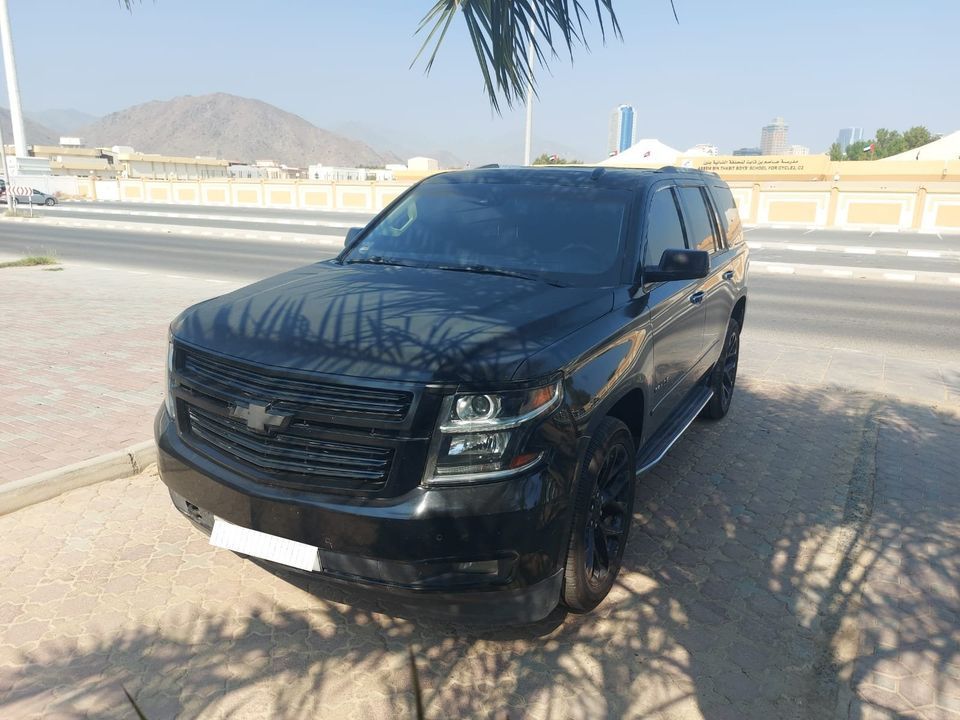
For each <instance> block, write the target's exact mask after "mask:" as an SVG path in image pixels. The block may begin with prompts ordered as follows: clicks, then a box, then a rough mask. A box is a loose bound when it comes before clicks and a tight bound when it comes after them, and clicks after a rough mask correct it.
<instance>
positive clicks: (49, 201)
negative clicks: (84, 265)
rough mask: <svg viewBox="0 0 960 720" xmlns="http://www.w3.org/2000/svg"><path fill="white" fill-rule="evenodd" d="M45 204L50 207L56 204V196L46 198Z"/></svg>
mask: <svg viewBox="0 0 960 720" xmlns="http://www.w3.org/2000/svg"><path fill="white" fill-rule="evenodd" d="M43 204H44V205H47V206H48V207H49V206H53V205H56V204H57V201H56V199H54V198H47V199H46V200H44V201H43Z"/></svg>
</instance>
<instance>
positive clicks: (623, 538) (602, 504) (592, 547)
mask: <svg viewBox="0 0 960 720" xmlns="http://www.w3.org/2000/svg"><path fill="white" fill-rule="evenodd" d="M635 485H636V452H635V451H634V447H633V437H632V436H631V435H630V430H628V429H627V426H626V425H624V424H623V423H622V422H621V421H620V420H617V419H616V418H609V417H608V418H605V419H604V420H603V422H601V423H600V427H599V428H597V432H596V434H595V435H594V436H593V438H592V439H591V441H590V444H589V446H588V447H587V454H586V457H585V458H584V462H583V466H582V468H581V470H580V476H579V477H578V478H577V484H576V487H575V489H574V509H573V528H572V530H571V532H570V544H569V546H568V548H567V560H566V565H565V567H564V574H563V589H562V590H561V593H560V598H561V601H562V602H563V604H564V605H566V606H567V607H568V608H569V609H570V610H572V611H574V612H587V611H589V610H592V609H593V608H595V607H596V606H597V605H598V604H600V602H601V601H602V600H603V599H604V598H605V597H606V596H607V593H608V592H610V588H611V587H613V583H614V581H615V580H616V579H617V574H618V573H619V572H620V563H621V561H622V560H623V550H624V548H625V547H626V544H627V535H628V533H629V531H630V521H631V519H632V517H633V498H634V491H635ZM598 540H602V541H603V542H598Z"/></svg>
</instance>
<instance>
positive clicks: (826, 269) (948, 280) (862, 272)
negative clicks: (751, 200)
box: [750, 260, 960, 287]
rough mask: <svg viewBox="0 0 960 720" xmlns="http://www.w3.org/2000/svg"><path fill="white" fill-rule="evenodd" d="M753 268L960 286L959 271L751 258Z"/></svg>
mask: <svg viewBox="0 0 960 720" xmlns="http://www.w3.org/2000/svg"><path fill="white" fill-rule="evenodd" d="M750 270H751V271H752V272H758V273H762V274H764V275H795V276H798V277H819V278H833V279H848V280H851V279H855V280H879V281H884V282H901V283H921V284H925V285H950V286H953V287H960V273H941V272H927V271H925V270H896V269H894V268H872V267H858V266H850V265H807V264H802V263H789V262H768V261H765V260H750Z"/></svg>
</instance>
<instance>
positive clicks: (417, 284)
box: [173, 262, 613, 382]
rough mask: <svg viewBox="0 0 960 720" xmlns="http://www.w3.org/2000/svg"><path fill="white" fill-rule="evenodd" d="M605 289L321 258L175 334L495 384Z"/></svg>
mask: <svg viewBox="0 0 960 720" xmlns="http://www.w3.org/2000/svg"><path fill="white" fill-rule="evenodd" d="M612 302H613V292H612V291H611V290H610V289H597V288H559V287H553V286H551V285H547V284H545V283H540V282H534V281H529V280H523V279H518V278H511V277H502V276H497V275H481V274H476V273H466V272H451V271H445V270H433V269H425V268H408V267H395V266H385V265H364V264H353V265H339V264H337V263H335V262H324V263H318V264H316V265H311V266H308V267H305V268H301V269H299V270H295V271H292V272H289V273H285V274H283V275H278V276H276V277H273V278H268V279H266V280H262V281H260V282H258V283H255V284H254V285H250V286H248V287H245V288H241V289H240V290H237V291H236V292H232V293H230V294H228V295H224V296H222V297H218V298H214V299H212V300H207V301H206V302H202V303H200V304H198V305H195V306H193V307H192V308H190V309H188V310H187V311H185V312H184V313H183V314H182V315H181V316H180V317H179V318H178V319H177V320H176V321H175V322H174V324H173V332H174V335H175V337H176V338H177V339H179V340H182V341H185V342H188V343H191V344H193V345H196V346H199V347H201V348H204V349H207V350H210V351H213V352H216V353H220V354H224V355H230V356H233V357H236V358H240V359H243V360H248V361H252V362H256V363H261V364H265V365H273V366H277V367H284V368H290V369H297V370H307V371H312V372H320V373H329V374H337V375H347V376H352V377H363V378H377V379H384V380H401V381H409V382H472V381H478V382H502V381H505V380H510V379H512V378H513V376H514V373H515V372H516V370H517V368H518V367H519V366H520V364H521V363H522V362H523V360H524V359H526V358H527V357H529V356H530V355H533V354H534V353H536V352H539V351H540V350H543V349H544V348H546V347H548V346H549V345H551V344H553V343H555V342H557V341H558V340H560V339H561V338H563V337H565V336H566V335H568V334H570V333H571V332H573V331H574V330H576V329H578V328H580V327H582V326H583V325H585V324H587V323H588V322H590V321H591V320H594V319H595V318H597V317H599V316H600V315H602V314H604V313H606V312H608V311H609V310H610V308H611V306H612Z"/></svg>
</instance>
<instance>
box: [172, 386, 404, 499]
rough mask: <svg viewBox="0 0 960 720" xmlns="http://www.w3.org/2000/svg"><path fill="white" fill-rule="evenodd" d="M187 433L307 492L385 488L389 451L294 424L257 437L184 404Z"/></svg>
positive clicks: (236, 424)
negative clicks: (328, 436)
mask: <svg viewBox="0 0 960 720" xmlns="http://www.w3.org/2000/svg"><path fill="white" fill-rule="evenodd" d="M187 408H188V412H187V414H188V418H189V432H190V434H191V435H192V436H194V437H196V438H197V439H199V440H201V441H202V442H203V443H205V444H206V445H209V446H212V447H213V448H215V449H216V450H219V451H220V452H221V453H223V455H225V456H226V457H227V458H228V459H229V460H230V461H232V462H234V463H240V464H241V465H242V466H244V467H246V468H249V469H252V470H253V471H254V472H255V473H257V474H258V475H260V476H262V477H264V478H266V479H269V480H272V481H276V482H279V483H282V484H285V485H293V486H299V487H302V488H305V489H315V488H325V489H342V490H360V491H375V490H379V489H380V488H382V487H383V486H384V484H385V483H386V481H387V476H388V475H389V472H390V465H391V462H392V460H393V449H391V448H384V447H375V446H370V445H359V444H354V443H348V442H340V441H334V440H329V439H319V438H317V437H311V436H310V433H312V432H314V429H313V428H312V427H311V425H310V423H308V422H305V421H296V420H294V421H293V422H291V423H290V425H289V426H288V427H287V428H285V429H284V430H282V431H280V432H278V433H276V434H261V433H256V432H254V431H252V430H250V429H249V428H247V426H246V423H244V422H242V421H240V420H237V419H235V418H231V417H227V416H225V415H220V414H218V413H214V412H210V411H207V410H205V409H202V408H200V407H197V406H195V405H188V406H187Z"/></svg>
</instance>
